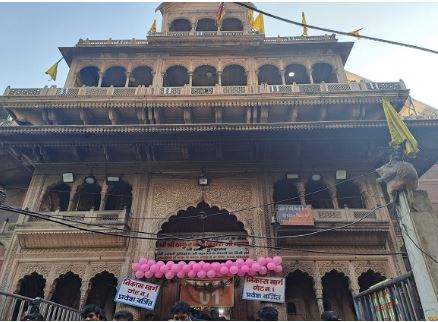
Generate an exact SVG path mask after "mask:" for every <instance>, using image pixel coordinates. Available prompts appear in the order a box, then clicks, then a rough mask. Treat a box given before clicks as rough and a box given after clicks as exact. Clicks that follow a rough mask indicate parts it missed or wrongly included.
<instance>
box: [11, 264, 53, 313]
mask: <svg viewBox="0 0 438 322" xmlns="http://www.w3.org/2000/svg"><path fill="white" fill-rule="evenodd" d="M45 286H46V279H45V278H44V277H43V276H42V275H40V274H38V273H37V272H33V273H31V274H29V275H26V276H24V277H23V278H21V279H20V280H19V281H18V284H17V288H16V290H15V292H14V293H16V294H18V295H22V296H25V297H30V298H33V299H34V298H36V297H41V298H44V287H45ZM22 304H23V303H22V302H21V300H17V301H16V303H15V306H14V312H13V314H12V321H17V318H18V320H19V319H21V317H22V315H23V312H26V310H27V308H28V306H29V304H28V302H24V304H23V307H21V305H22Z"/></svg>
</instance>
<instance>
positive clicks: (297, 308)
mask: <svg viewBox="0 0 438 322" xmlns="http://www.w3.org/2000/svg"><path fill="white" fill-rule="evenodd" d="M313 286H314V281H313V278H312V277H310V276H309V275H308V274H307V273H304V272H302V271H300V270H296V271H294V272H292V273H290V274H289V275H288V276H287V277H286V306H287V319H288V320H289V321H315V320H319V317H320V313H319V309H318V304H317V302H316V296H315V291H314V289H313Z"/></svg>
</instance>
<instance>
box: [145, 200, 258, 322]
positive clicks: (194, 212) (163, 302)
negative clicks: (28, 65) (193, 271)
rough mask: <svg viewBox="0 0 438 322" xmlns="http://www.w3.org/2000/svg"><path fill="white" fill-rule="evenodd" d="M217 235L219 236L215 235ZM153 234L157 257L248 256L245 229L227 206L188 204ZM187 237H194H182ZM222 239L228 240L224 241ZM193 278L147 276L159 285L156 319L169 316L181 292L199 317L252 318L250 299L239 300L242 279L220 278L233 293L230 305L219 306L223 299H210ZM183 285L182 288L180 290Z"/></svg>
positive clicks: (218, 259)
mask: <svg viewBox="0 0 438 322" xmlns="http://www.w3.org/2000/svg"><path fill="white" fill-rule="evenodd" d="M218 235H220V236H221V237H217V236H218ZM157 236H158V240H157V243H156V256H155V259H156V260H157V261H159V260H162V261H164V262H166V261H174V262H175V263H177V262H178V261H185V262H189V261H197V262H199V261H204V262H205V263H213V262H225V261H226V260H236V259H238V258H247V257H248V256H249V247H248V245H249V242H248V239H247V236H248V233H247V232H246V231H245V229H244V225H243V223H242V222H240V221H238V220H237V217H236V216H234V215H233V214H230V213H229V212H228V211H227V210H225V209H220V208H218V207H215V206H210V205H208V204H207V203H206V202H204V201H203V202H200V203H199V204H198V205H197V206H196V207H189V208H187V209H186V210H181V211H179V212H178V213H177V214H176V215H175V216H171V217H170V218H169V220H168V221H167V222H165V223H164V224H163V225H162V226H161V230H160V231H159V232H158V234H157ZM188 237H190V238H191V239H196V240H191V241H187V240H186V241H185V240H182V239H184V238H188ZM226 242H228V243H229V244H228V245H227V244H225V243H226ZM194 280H197V281H199V279H198V277H195V278H193V279H192V280H190V279H189V278H186V279H184V280H181V279H173V280H165V281H163V280H162V279H155V278H154V279H150V281H151V282H153V283H159V284H160V285H161V291H160V295H159V299H158V301H157V304H156V307H155V313H156V315H157V316H158V317H159V318H160V319H162V320H167V319H168V318H169V317H170V308H171V307H172V305H173V304H174V303H175V302H176V301H178V300H180V297H181V296H182V293H181V292H186V293H187V292H189V293H190V294H191V295H190V296H192V297H191V299H192V302H191V303H189V304H190V305H191V306H192V308H193V310H194V314H195V315H196V316H197V317H198V318H200V319H203V318H204V319H206V317H207V316H206V314H207V313H208V314H211V313H213V314H216V313H218V314H219V315H220V316H224V317H226V318H228V319H229V318H232V319H238V320H247V319H249V318H252V313H253V307H252V306H253V305H254V304H253V303H249V302H251V301H244V300H242V296H241V294H242V287H243V279H240V278H234V279H233V278H232V277H231V278H230V277H228V278H227V277H226V278H223V280H224V281H223V282H224V283H232V285H231V286H232V289H233V295H232V297H231V299H230V301H229V303H232V302H233V301H234V305H232V306H225V305H224V306H221V305H223V304H221V303H223V302H221V301H217V302H216V301H214V300H213V299H211V300H210V298H209V297H210V296H211V295H210V294H208V292H211V290H209V291H208V292H207V291H206V292H204V291H203V289H202V285H201V286H199V285H196V286H195V285H194V284H193V281H194ZM201 280H202V278H201ZM225 280H226V281H225ZM181 283H185V284H184V285H182V284H181ZM201 283H202V282H201ZM192 284H193V285H192ZM218 285H219V284H218ZM221 285H223V284H221ZM227 285H230V284H227ZM194 287H196V290H195V289H194ZM216 287H223V286H216ZM183 288H184V290H182V289H183ZM197 292H198V293H197ZM203 292H204V293H205V294H204V293H203ZM213 292H214V291H213ZM186 293H184V294H186ZM193 294H195V295H193ZM198 294H199V296H198ZM198 297H199V299H198ZM212 311H213V312H212ZM215 311H217V312H215ZM143 318H145V317H143Z"/></svg>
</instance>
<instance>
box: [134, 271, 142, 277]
mask: <svg viewBox="0 0 438 322" xmlns="http://www.w3.org/2000/svg"><path fill="white" fill-rule="evenodd" d="M135 277H137V278H143V277H144V272H143V271H136V272H135Z"/></svg>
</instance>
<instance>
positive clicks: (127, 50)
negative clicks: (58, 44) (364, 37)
mask: <svg viewBox="0 0 438 322" xmlns="http://www.w3.org/2000/svg"><path fill="white" fill-rule="evenodd" d="M217 6H218V3H167V2H165V3H162V4H161V5H160V6H159V7H158V9H157V10H159V11H160V12H161V14H162V18H163V19H162V26H161V29H160V28H159V29H160V31H158V32H152V33H150V34H148V36H147V38H146V39H130V40H113V39H108V40H90V39H80V40H79V42H78V43H77V44H76V45H75V46H73V47H62V48H59V50H60V52H61V53H62V56H63V58H64V59H65V61H66V62H67V64H68V66H69V73H68V76H67V79H66V80H65V85H64V87H63V88H57V87H55V86H52V87H44V88H10V87H8V88H6V90H5V92H4V94H3V96H1V97H0V108H3V109H4V110H5V111H7V112H8V113H9V115H10V116H11V117H12V118H13V120H14V122H15V123H16V124H17V125H16V126H1V127H0V142H1V144H0V172H1V175H0V185H1V186H2V188H3V190H4V193H5V196H3V198H4V199H5V204H7V205H11V206H15V207H17V208H20V209H27V210H29V211H32V212H37V213H40V214H45V215H47V218H50V219H58V220H60V221H62V222H63V223H66V224H69V225H70V226H65V225H61V224H58V223H54V222H53V221H48V220H46V218H43V217H35V216H34V217H33V216H29V215H25V214H20V215H19V214H16V213H11V212H5V211H3V212H2V213H1V216H2V218H3V219H4V218H6V217H8V222H6V221H4V222H2V223H0V224H1V226H0V243H1V244H2V246H0V247H1V250H0V265H2V267H1V272H0V290H2V291H5V292H10V293H14V292H15V293H18V294H20V295H23V296H27V297H32V298H34V297H42V298H45V299H47V300H50V301H53V302H56V303H60V304H62V305H65V306H68V307H72V308H76V309H77V308H80V307H82V306H83V305H85V304H88V303H94V304H97V305H99V306H101V307H103V308H104V309H105V311H106V312H107V314H108V318H111V316H112V314H113V313H114V311H115V310H116V307H117V308H118V307H119V306H120V304H117V305H116V303H115V302H114V295H115V293H116V287H117V285H118V281H120V278H122V277H125V276H133V273H132V270H131V264H132V263H133V262H134V261H137V260H138V259H139V258H140V257H145V258H152V259H156V260H163V261H168V260H173V261H179V260H187V261H188V260H194V261H198V260H219V261H225V260H228V259H232V260H233V259H234V260H235V259H237V258H248V257H250V258H257V257H259V256H271V257H272V256H276V255H280V256H282V258H283V272H281V273H276V274H275V275H274V276H277V277H285V278H286V296H285V298H286V303H284V304H275V305H276V307H277V309H278V310H279V312H280V318H281V319H286V320H317V319H319V317H320V315H321V312H322V311H323V310H328V309H331V310H334V311H336V312H338V313H339V315H340V317H341V318H342V319H343V320H354V319H355V318H356V314H355V310H354V307H353V300H352V295H353V294H357V293H358V292H360V291H363V290H366V289H368V288H369V287H370V286H371V285H373V284H375V283H377V282H380V281H382V280H384V279H386V278H392V277H396V276H399V275H401V274H403V273H405V272H406V271H408V270H409V263H408V261H407V259H406V258H405V256H403V255H402V253H403V240H402V237H401V232H400V229H399V226H398V223H397V221H396V218H395V216H394V214H393V211H392V208H391V207H390V206H388V205H389V198H388V196H387V194H386V191H385V189H384V188H382V186H381V185H380V184H378V183H376V178H377V174H376V172H375V169H376V168H378V167H380V166H381V165H382V164H384V163H386V162H387V161H388V158H389V154H390V148H389V146H388V142H389V141H390V136H389V132H388V128H387V124H386V120H385V116H384V112H383V109H382V99H383V98H386V99H388V100H389V101H390V102H391V104H392V105H393V106H394V107H395V109H396V110H397V111H401V110H402V109H403V107H404V106H405V105H407V106H408V105H409V104H410V103H409V99H410V98H409V89H408V87H406V85H409V84H406V85H405V84H404V82H403V81H402V80H388V82H372V81H368V80H364V79H354V77H352V76H351V74H350V75H349V74H348V73H347V72H346V70H345V69H344V66H345V63H346V61H347V59H348V57H349V55H350V52H351V50H352V48H353V42H340V41H338V39H337V38H336V36H335V35H327V34H326V35H320V36H306V37H303V36H291V37H267V36H266V35H265V34H263V33H261V32H258V31H253V30H252V29H251V26H250V24H249V22H248V20H247V9H246V8H244V7H241V6H239V5H237V4H233V3H225V8H226V9H225V16H224V18H223V20H222V23H221V25H220V26H219V27H217V26H216V23H215V16H216V11H217ZM406 122H407V125H408V126H409V128H410V129H411V131H412V133H413V134H414V136H415V137H416V139H417V140H418V142H419V144H420V149H421V150H420V152H419V154H418V156H417V157H416V158H415V159H413V160H412V163H413V164H414V166H415V167H416V170H417V172H418V174H419V175H422V174H424V173H425V172H426V171H428V170H429V169H430V168H431V167H432V166H433V165H434V164H435V163H436V162H437V160H438V141H437V140H436V139H434V137H436V134H437V131H438V119H436V118H421V117H417V118H412V119H409V120H407V121H406ZM296 211H305V213H306V214H307V218H306V220H303V221H301V222H300V221H294V220H289V219H290V217H291V216H293V215H294V212H296ZM348 224H351V225H348ZM340 226H346V227H344V228H342V229H336V227H340ZM76 227H80V228H82V229H80V230H79V229H77V228H76ZM329 228H334V229H333V230H330V231H326V232H320V233H315V234H313V235H308V236H305V237H299V236H298V237H297V235H301V234H308V233H312V232H317V231H320V230H324V229H329ZM96 231H97V232H98V233H96ZM218 234H219V235H222V236H229V235H232V236H233V237H232V238H231V237H229V239H227V238H228V237H222V238H225V239H223V240H225V241H230V244H232V243H231V242H233V241H237V242H236V243H235V244H232V245H231V246H226V247H222V248H223V249H222V250H221V252H218V253H214V252H213V253H214V254H213V255H212V257H208V258H207V257H206V254H207V252H206V251H204V249H203V248H204V246H203V245H202V243H200V245H198V246H199V248H198V249H192V250H191V251H188V252H187V253H185V255H184V256H182V255H178V247H180V248H184V247H186V246H187V245H185V244H184V243H183V242H181V243H172V242H171V241H170V242H169V240H168V239H167V240H166V239H163V237H165V236H169V235H171V236H175V237H187V236H192V237H193V236H195V237H200V238H202V237H206V238H208V236H215V235H218ZM126 236H129V238H128V237H126ZM294 236H295V237H294ZM157 238H158V241H157V240H156V239H157ZM207 248H208V247H207ZM207 250H208V249H207ZM181 256H182V257H181ZM150 281H151V282H152V283H157V284H160V285H161V290H160V294H159V298H158V302H157V305H156V307H155V311H154V312H155V314H157V316H158V317H160V318H161V319H165V320H166V319H168V317H169V316H168V314H169V313H170V312H169V309H170V307H171V305H173V303H175V302H176V301H177V300H179V298H180V289H181V287H182V285H181V281H180V280H179V279H174V280H172V281H163V280H160V279H150ZM242 289H243V282H242V280H240V281H239V279H235V280H234V295H233V296H234V300H233V302H234V303H233V305H232V306H229V307H220V309H221V312H223V315H225V316H227V317H228V318H232V319H238V320H247V319H253V318H254V314H255V312H257V310H258V309H259V308H260V306H261V305H262V304H263V303H261V302H260V301H247V300H243V299H242ZM125 308H126V307H125ZM200 308H201V309H205V307H202V306H201V305H200ZM130 309H131V310H132V311H133V312H134V313H135V314H136V316H138V317H139V318H145V317H146V315H147V314H149V312H148V311H146V310H143V309H136V308H134V307H132V308H130Z"/></svg>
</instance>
